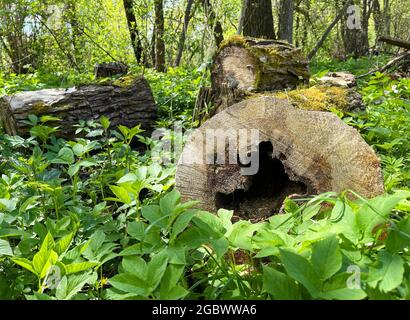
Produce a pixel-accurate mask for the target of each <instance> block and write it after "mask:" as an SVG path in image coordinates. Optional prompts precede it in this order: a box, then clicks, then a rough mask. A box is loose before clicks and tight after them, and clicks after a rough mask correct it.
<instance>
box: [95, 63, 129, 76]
mask: <svg viewBox="0 0 410 320" xmlns="http://www.w3.org/2000/svg"><path fill="white" fill-rule="evenodd" d="M127 72H128V66H127V65H126V64H125V63H122V62H103V63H96V64H95V65H94V77H95V78H96V79H98V78H105V77H112V76H117V75H125V74H126V73H127Z"/></svg>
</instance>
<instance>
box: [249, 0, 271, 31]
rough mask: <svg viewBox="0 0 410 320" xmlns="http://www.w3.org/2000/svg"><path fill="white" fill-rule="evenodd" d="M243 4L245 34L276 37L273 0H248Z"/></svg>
mask: <svg viewBox="0 0 410 320" xmlns="http://www.w3.org/2000/svg"><path fill="white" fill-rule="evenodd" d="M243 6H245V7H244V8H243V19H242V21H243V22H242V23H243V26H242V28H243V35H244V36H249V37H255V38H265V39H275V30H274V26H273V15H272V2H271V0H248V1H244V2H243Z"/></svg>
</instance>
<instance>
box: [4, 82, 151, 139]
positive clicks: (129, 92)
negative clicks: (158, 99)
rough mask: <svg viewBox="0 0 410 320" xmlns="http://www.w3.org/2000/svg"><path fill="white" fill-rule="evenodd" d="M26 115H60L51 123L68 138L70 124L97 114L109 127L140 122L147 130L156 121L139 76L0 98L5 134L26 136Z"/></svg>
mask: <svg viewBox="0 0 410 320" xmlns="http://www.w3.org/2000/svg"><path fill="white" fill-rule="evenodd" d="M30 114H35V115H37V116H39V117H41V116H43V115H50V116H54V117H57V118H60V119H61V120H62V121H58V122H54V123H51V125H56V126H59V127H60V129H59V135H60V136H63V137H66V138H69V139H71V138H73V137H74V135H75V134H74V132H75V128H73V125H75V124H78V122H79V121H80V120H97V119H99V118H100V117H101V116H106V117H107V118H109V119H110V120H111V125H112V126H113V127H116V126H118V125H120V124H121V125H125V126H128V127H133V126H136V125H137V124H141V128H142V129H144V130H146V131H147V132H148V133H150V132H151V131H152V130H153V126H154V121H155V120H156V106H155V102H154V98H153V95H152V92H151V89H150V87H149V84H148V82H147V81H146V80H145V79H144V78H143V77H139V78H133V77H124V78H120V79H118V80H115V81H111V82H106V83H105V84H100V85H86V86H80V87H78V88H70V89H45V90H39V91H26V92H22V93H18V94H16V95H14V96H12V97H8V96H6V97H3V98H1V99H0V123H1V124H2V126H3V128H4V131H5V132H6V133H7V134H10V135H16V134H18V135H21V136H28V132H29V130H30V127H29V126H28V125H27V124H26V123H24V120H26V119H27V117H28V116H29V115H30Z"/></svg>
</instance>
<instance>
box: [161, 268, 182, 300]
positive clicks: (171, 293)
mask: <svg viewBox="0 0 410 320" xmlns="http://www.w3.org/2000/svg"><path fill="white" fill-rule="evenodd" d="M184 270H185V268H184V266H183V265H173V264H170V265H168V267H167V270H166V271H165V274H164V276H163V278H162V280H161V286H160V298H161V299H164V300H177V299H182V298H183V297H185V296H186V295H187V294H188V293H189V291H187V290H186V289H185V288H183V287H181V286H180V285H178V281H180V279H181V278H182V276H183V274H184Z"/></svg>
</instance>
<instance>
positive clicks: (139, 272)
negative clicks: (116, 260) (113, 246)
mask: <svg viewBox="0 0 410 320" xmlns="http://www.w3.org/2000/svg"><path fill="white" fill-rule="evenodd" d="M121 265H122V267H123V269H124V271H125V272H126V273H132V274H133V275H135V276H137V277H139V278H141V279H146V276H147V270H148V268H147V263H146V262H145V260H144V259H142V258H141V257H138V256H126V257H124V258H123V259H122V262H121Z"/></svg>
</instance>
